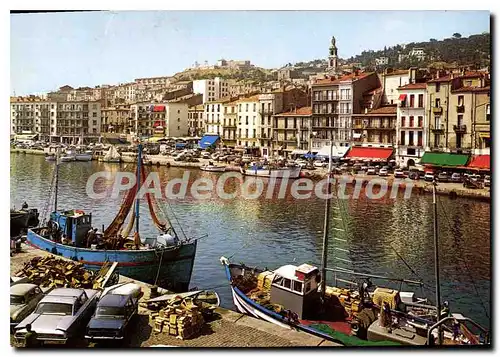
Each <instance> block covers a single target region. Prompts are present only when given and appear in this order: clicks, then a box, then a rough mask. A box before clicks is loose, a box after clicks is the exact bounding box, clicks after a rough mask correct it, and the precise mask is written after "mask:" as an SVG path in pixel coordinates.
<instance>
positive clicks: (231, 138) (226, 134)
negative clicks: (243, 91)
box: [220, 97, 238, 148]
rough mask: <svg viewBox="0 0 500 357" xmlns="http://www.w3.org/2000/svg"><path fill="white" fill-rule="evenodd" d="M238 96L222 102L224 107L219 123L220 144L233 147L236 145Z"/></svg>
mask: <svg viewBox="0 0 500 357" xmlns="http://www.w3.org/2000/svg"><path fill="white" fill-rule="evenodd" d="M237 100H238V97H233V98H231V100H229V101H226V102H224V103H223V104H222V106H223V108H224V113H223V119H222V123H221V129H220V130H221V131H220V132H221V138H222V144H223V145H225V146H227V147H231V148H234V147H236V145H237V141H238V138H237V127H238V104H237V103H236V102H237Z"/></svg>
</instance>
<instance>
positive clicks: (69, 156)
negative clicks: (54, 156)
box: [59, 150, 76, 162]
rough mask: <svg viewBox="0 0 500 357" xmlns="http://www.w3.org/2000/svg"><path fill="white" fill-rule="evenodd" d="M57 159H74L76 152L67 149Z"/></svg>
mask: <svg viewBox="0 0 500 357" xmlns="http://www.w3.org/2000/svg"><path fill="white" fill-rule="evenodd" d="M59 159H60V160H61V162H69V161H76V153H75V152H74V151H73V150H67V151H66V153H65V154H64V155H62V156H61V157H60V158H59Z"/></svg>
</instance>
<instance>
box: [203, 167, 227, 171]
mask: <svg viewBox="0 0 500 357" xmlns="http://www.w3.org/2000/svg"><path fill="white" fill-rule="evenodd" d="M200 169H201V170H202V171H208V172H224V171H226V167H225V166H202V167H200Z"/></svg>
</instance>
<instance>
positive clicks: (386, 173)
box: [378, 167, 389, 176]
mask: <svg viewBox="0 0 500 357" xmlns="http://www.w3.org/2000/svg"><path fill="white" fill-rule="evenodd" d="M378 175H379V176H389V170H387V169H386V168H385V167H382V168H381V169H380V170H379V171H378Z"/></svg>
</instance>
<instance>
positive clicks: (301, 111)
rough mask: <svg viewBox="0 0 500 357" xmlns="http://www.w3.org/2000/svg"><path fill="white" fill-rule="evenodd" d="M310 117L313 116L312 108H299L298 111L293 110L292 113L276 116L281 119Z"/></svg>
mask: <svg viewBox="0 0 500 357" xmlns="http://www.w3.org/2000/svg"><path fill="white" fill-rule="evenodd" d="M309 115H312V108H311V107H302V108H297V109H296V110H292V111H291V112H286V113H279V114H276V116H280V117H292V116H309Z"/></svg>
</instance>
